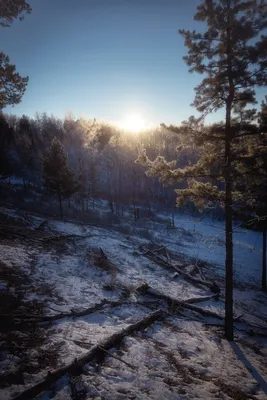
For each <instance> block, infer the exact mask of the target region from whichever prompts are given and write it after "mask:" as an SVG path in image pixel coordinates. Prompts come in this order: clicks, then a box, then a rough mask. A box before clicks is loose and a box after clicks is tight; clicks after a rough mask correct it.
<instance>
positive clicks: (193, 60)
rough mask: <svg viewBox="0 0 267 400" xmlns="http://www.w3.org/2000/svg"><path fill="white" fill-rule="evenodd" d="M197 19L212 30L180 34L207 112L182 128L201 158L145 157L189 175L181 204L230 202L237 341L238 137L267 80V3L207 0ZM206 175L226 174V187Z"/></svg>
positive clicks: (154, 167)
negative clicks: (187, 162)
mask: <svg viewBox="0 0 267 400" xmlns="http://www.w3.org/2000/svg"><path fill="white" fill-rule="evenodd" d="M194 19H195V20H196V21H203V22H204V23H206V28H207V29H206V31H205V32H203V33H197V32H196V31H192V32H191V31H187V30H180V34H181V35H182V36H183V37H184V40H185V46H186V47H188V55H187V56H185V57H184V60H185V62H186V63H187V65H188V66H189V71H190V72H198V73H200V74H203V75H205V78H204V79H203V80H202V82H201V83H200V84H199V85H198V86H197V87H196V88H195V91H196V96H195V100H194V102H193V106H194V107H195V108H196V109H197V110H198V111H199V112H200V113H202V117H201V118H199V119H195V118H193V117H192V118H190V119H189V121H188V122H187V123H186V124H184V126H183V129H182V132H183V133H184V134H185V135H186V136H187V139H188V143H191V144H194V145H198V146H201V149H200V154H199V161H198V162H197V163H196V165H192V166H188V167H186V168H185V169H175V170H173V168H174V167H175V163H167V162H166V160H164V159H163V158H162V157H158V158H157V159H156V160H155V161H154V162H152V161H150V160H148V158H147V157H146V154H145V153H143V154H141V156H140V157H139V162H142V163H143V164H145V165H147V166H148V167H149V174H150V175H159V176H160V177H161V179H162V180H163V181H165V182H169V183H175V182H177V181H179V180H184V179H189V187H188V188H187V189H185V190H178V191H177V194H178V196H179V202H180V204H182V202H183V201H184V199H185V198H191V199H192V200H194V201H195V202H196V203H197V204H198V206H199V207H200V208H204V207H205V204H206V203H207V202H209V201H213V202H214V201H220V202H221V203H222V204H223V205H224V210H225V240H226V259H225V270H226V287H225V335H226V338H227V339H228V340H233V238H232V236H233V230H232V220H233V190H234V187H233V182H234V176H233V174H234V159H235V151H234V142H235V141H237V140H240V139H241V138H242V136H245V135H247V134H248V132H247V131H246V129H243V127H242V124H240V123H239V124H237V119H238V117H239V116H240V114H241V111H242V112H243V114H246V115H248V114H249V112H247V111H246V110H247V106H248V105H249V104H254V103H255V102H256V99H255V92H254V88H255V87H257V86H264V85H267V37H266V36H263V35H262V33H263V31H264V29H265V28H266V27H267V5H266V2H265V1H263V0H258V1H257V0H251V1H243V0H203V1H202V2H201V4H200V5H199V6H198V7H197V12H196V14H195V16H194ZM221 108H224V110H225V119H224V121H223V122H222V123H218V124H216V125H214V126H213V127H212V128H205V127H204V125H203V117H205V116H206V115H208V114H209V113H212V112H215V111H217V110H219V109H221ZM251 113H252V114H253V113H254V111H253V110H252V111H251ZM249 134H251V132H249ZM201 178H213V179H217V178H222V179H223V181H224V191H222V192H221V191H220V190H219V189H218V187H217V186H215V185H213V184H212V183H209V182H208V183H207V182H206V183H205V182H203V180H199V179H201ZM237 197H238V196H237Z"/></svg>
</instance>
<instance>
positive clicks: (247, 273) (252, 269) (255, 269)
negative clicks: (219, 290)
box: [154, 213, 262, 286]
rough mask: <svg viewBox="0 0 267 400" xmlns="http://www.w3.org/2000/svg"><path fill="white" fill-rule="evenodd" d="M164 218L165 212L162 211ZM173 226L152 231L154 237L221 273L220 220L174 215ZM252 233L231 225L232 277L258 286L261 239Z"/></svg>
mask: <svg viewBox="0 0 267 400" xmlns="http://www.w3.org/2000/svg"><path fill="white" fill-rule="evenodd" d="M162 217H165V218H166V215H164V214H162ZM175 226H176V228H177V229H175V230H174V231H171V230H170V229H169V230H168V232H166V229H165V231H163V230H159V231H157V232H154V236H155V238H156V239H157V240H158V241H160V242H161V243H162V244H163V243H164V244H166V245H167V246H168V245H169V246H170V247H172V249H175V250H177V251H180V252H182V253H183V254H185V255H187V256H189V257H192V258H194V259H196V260H198V259H199V260H203V261H207V262H208V263H210V264H213V265H214V266H215V268H216V274H218V275H220V276H222V277H223V276H224V264H225V237H224V236H225V230H224V222H221V221H214V222H213V221H212V220H211V219H210V218H209V217H205V218H201V219H199V218H194V217H192V216H189V215H182V214H178V213H177V214H175ZM261 236H262V235H261V233H260V232H253V231H250V230H247V229H243V228H241V227H240V226H239V225H234V228H233V242H234V277H235V281H236V282H238V283H246V284H247V283H251V284H253V285H258V286H259V282H260V279H261V259H262V238H261Z"/></svg>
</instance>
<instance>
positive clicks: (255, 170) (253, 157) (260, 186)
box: [238, 96, 267, 291]
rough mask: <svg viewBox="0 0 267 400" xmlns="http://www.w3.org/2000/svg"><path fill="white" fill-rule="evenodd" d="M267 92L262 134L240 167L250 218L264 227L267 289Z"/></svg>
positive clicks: (241, 187) (249, 147)
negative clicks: (250, 201) (252, 212)
mask: <svg viewBox="0 0 267 400" xmlns="http://www.w3.org/2000/svg"><path fill="white" fill-rule="evenodd" d="M266 115H267V96H266V98H265V101H263V102H262V104H261V112H260V113H259V126H258V131H259V135H257V136H256V137H253V138H252V139H250V141H249V142H248V143H247V152H246V155H245V157H243V158H242V159H240V162H239V164H238V170H239V172H240V176H241V177H242V178H241V179H240V181H239V182H238V189H239V190H240V191H242V193H243V195H244V197H245V199H246V198H247V197H249V198H251V199H253V203H252V204H251V205H252V207H250V211H251V209H252V210H253V211H254V218H252V219H251V217H250V219H251V221H249V224H252V227H254V228H256V229H258V230H260V231H262V243H263V244H262V279H261V288H262V290H264V291H265V290H266V289H267V286H266V284H267V282H266V250H267V249H266V238H267V136H266V134H267V119H266Z"/></svg>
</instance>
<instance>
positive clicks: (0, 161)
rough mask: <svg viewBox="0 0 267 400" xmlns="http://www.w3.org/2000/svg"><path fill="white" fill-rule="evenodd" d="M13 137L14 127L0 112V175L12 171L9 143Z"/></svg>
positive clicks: (8, 173) (7, 174)
mask: <svg viewBox="0 0 267 400" xmlns="http://www.w3.org/2000/svg"><path fill="white" fill-rule="evenodd" d="M13 138H14V129H12V128H11V127H10V126H9V124H8V123H7V121H6V119H5V117H4V115H3V114H2V113H0V175H2V176H4V177H6V176H9V175H10V174H11V173H12V165H11V159H10V144H11V142H12V140H13Z"/></svg>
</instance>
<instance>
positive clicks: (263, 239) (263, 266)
mask: <svg viewBox="0 0 267 400" xmlns="http://www.w3.org/2000/svg"><path fill="white" fill-rule="evenodd" d="M266 233H267V230H266V228H264V230H263V233H262V279H261V288H262V290H266Z"/></svg>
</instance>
